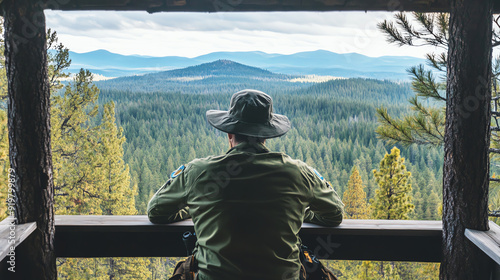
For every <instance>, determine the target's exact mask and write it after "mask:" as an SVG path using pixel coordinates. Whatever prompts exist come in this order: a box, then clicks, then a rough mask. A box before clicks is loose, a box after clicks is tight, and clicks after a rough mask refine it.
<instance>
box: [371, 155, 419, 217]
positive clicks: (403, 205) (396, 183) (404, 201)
mask: <svg viewBox="0 0 500 280" xmlns="http://www.w3.org/2000/svg"><path fill="white" fill-rule="evenodd" d="M404 162H405V159H404V158H403V157H401V156H400V151H399V149H398V148H396V147H394V148H392V149H391V153H390V154H386V155H385V156H384V158H383V159H382V161H380V167H379V170H373V175H374V176H375V181H376V182H377V184H378V186H379V188H378V189H377V190H375V198H374V199H373V200H372V211H373V212H372V217H373V218H374V219H387V220H407V219H408V215H409V213H410V212H411V211H412V210H413V208H414V205H413V204H412V203H411V199H412V197H411V191H412V188H411V184H410V180H409V178H410V176H411V173H410V172H409V171H407V170H406V166H405V165H404Z"/></svg>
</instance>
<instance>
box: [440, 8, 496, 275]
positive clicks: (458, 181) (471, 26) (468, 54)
mask: <svg viewBox="0 0 500 280" xmlns="http://www.w3.org/2000/svg"><path fill="white" fill-rule="evenodd" d="M491 13H492V1H491V0H484V1H475V0H453V1H451V15H450V39H449V49H448V83H447V88H446V94H447V104H446V133H445V144H444V152H445V159H444V169H443V173H444V174H443V188H444V189H443V200H444V201H443V262H442V264H441V272H440V279H450V280H452V279H453V280H457V279H489V275H490V260H489V259H488V258H487V257H486V255H485V254H484V253H483V252H481V251H480V250H479V249H478V248H477V247H476V246H474V245H473V244H472V243H471V242H470V241H469V240H468V239H467V238H466V237H465V236H464V230H465V229H466V228H471V229H476V230H488V215H487V214H488V186H489V181H488V179H489V176H488V173H489V160H488V151H489V143H490V141H489V135H490V118H491V116H490V107H491V106H490V100H491V81H490V79H491V47H492V46H491V35H492V14H491Z"/></svg>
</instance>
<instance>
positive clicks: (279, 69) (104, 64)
mask: <svg viewBox="0 0 500 280" xmlns="http://www.w3.org/2000/svg"><path fill="white" fill-rule="evenodd" d="M70 58H71V60H72V64H71V67H70V71H71V72H73V73H74V72H77V71H78V70H79V69H80V68H85V69H89V70H90V71H92V72H93V73H96V74H100V75H103V76H105V77H122V76H131V75H141V74H146V73H153V72H160V71H165V70H172V69H180V68H186V67H189V66H194V65H199V64H203V63H208V62H212V61H215V60H220V59H223V60H231V61H234V62H238V63H242V64H245V65H250V66H254V67H258V68H262V69H266V70H269V71H271V72H274V73H282V74H292V75H329V76H336V77H346V78H350V77H363V78H375V79H391V80H408V75H407V73H406V69H408V68H409V67H410V66H414V65H418V64H422V63H425V60H424V59H421V58H416V57H409V56H381V57H368V56H364V55H361V54H357V53H349V54H338V53H333V52H330V51H325V50H317V51H311V52H300V53H295V54H290V55H284V54H268V53H264V52H259V51H254V52H214V53H209V54H206V55H201V56H198V57H194V58H187V57H179V56H165V57H151V56H140V55H120V54H115V53H111V52H108V51H106V50H97V51H92V52H88V53H75V52H71V51H70Z"/></svg>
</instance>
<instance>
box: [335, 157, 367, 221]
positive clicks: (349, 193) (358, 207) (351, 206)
mask: <svg viewBox="0 0 500 280" xmlns="http://www.w3.org/2000/svg"><path fill="white" fill-rule="evenodd" d="M363 188H364V186H363V181H362V180H361V176H360V175H359V171H358V168H357V167H356V166H354V167H353V168H352V171H351V177H350V178H349V181H348V183H347V190H346V191H345V192H344V197H343V199H342V200H343V202H344V205H345V207H344V211H345V214H346V218H348V219H368V218H369V217H370V208H369V207H368V205H367V203H366V193H365V191H364V190H363Z"/></svg>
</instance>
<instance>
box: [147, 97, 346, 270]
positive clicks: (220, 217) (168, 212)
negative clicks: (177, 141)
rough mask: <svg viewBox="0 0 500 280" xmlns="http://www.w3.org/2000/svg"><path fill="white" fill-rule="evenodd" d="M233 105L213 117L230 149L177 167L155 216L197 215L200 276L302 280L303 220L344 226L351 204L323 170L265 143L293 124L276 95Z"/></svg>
mask: <svg viewBox="0 0 500 280" xmlns="http://www.w3.org/2000/svg"><path fill="white" fill-rule="evenodd" d="M230 107H231V108H230V110H229V111H218V110H210V111H208V112H207V114H206V115H207V120H208V122H209V123H210V124H211V125H212V126H214V127H215V128H217V129H219V130H221V131H223V132H226V133H227V135H228V139H229V145H230V150H229V151H228V152H227V153H226V154H225V155H220V156H212V157H208V158H203V159H195V160H193V161H191V162H190V163H188V164H187V165H185V166H184V165H182V166H181V167H179V169H178V170H176V171H174V172H173V173H172V175H171V178H170V180H168V181H167V182H166V183H165V184H164V185H163V186H162V187H161V188H160V189H159V190H158V191H157V192H156V194H155V195H154V196H153V198H152V199H151V201H150V202H149V204H148V216H149V219H150V221H151V222H153V223H171V222H175V221H180V220H183V219H187V218H191V217H192V219H193V223H194V229H195V232H196V235H197V237H198V242H197V249H196V250H195V253H194V256H195V259H196V261H197V262H198V275H197V279H200V280H221V279H235V280H236V279H237V280H241V279H252V280H264V279H270V280H271V279H272V280H279V279H294V280H296V279H299V271H300V261H299V244H300V240H299V238H298V232H299V230H300V227H301V225H302V222H311V223H316V224H320V225H324V226H337V225H339V224H340V223H341V221H342V212H343V204H342V202H341V200H340V198H339V197H338V195H337V193H336V192H335V191H334V190H333V188H332V187H331V185H330V184H329V183H328V182H327V181H326V180H325V179H324V178H323V177H321V175H319V173H318V172H317V171H316V170H315V169H313V168H311V167H309V166H308V165H306V164H305V163H303V162H302V161H299V160H294V159H291V158H290V157H289V156H287V155H285V154H283V153H273V152H270V151H269V150H268V149H267V148H266V147H265V146H264V143H265V139H268V138H273V137H279V136H282V135H284V134H285V133H286V132H287V131H288V130H289V129H290V121H289V120H288V118H287V117H285V116H283V115H278V114H274V113H273V107H272V99H271V97H270V96H269V95H267V94H265V93H263V92H260V91H256V90H243V91H240V92H237V93H235V94H234V95H233V97H232V98H231V105H230Z"/></svg>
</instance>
